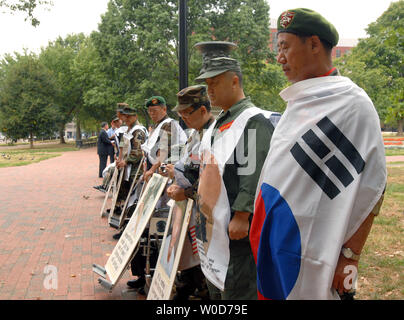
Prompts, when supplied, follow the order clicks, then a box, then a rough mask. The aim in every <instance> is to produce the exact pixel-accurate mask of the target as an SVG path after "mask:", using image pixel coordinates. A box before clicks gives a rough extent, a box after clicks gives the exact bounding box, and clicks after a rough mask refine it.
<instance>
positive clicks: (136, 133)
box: [116, 105, 148, 200]
mask: <svg viewBox="0 0 404 320" xmlns="http://www.w3.org/2000/svg"><path fill="white" fill-rule="evenodd" d="M119 112H120V113H121V114H122V115H124V117H125V122H126V124H127V126H128V129H127V131H126V132H125V133H124V134H123V136H122V138H121V140H120V144H119V147H120V149H121V156H120V157H119V158H118V159H117V160H116V166H117V168H118V169H124V171H123V174H124V178H123V180H122V185H121V187H120V189H119V194H118V200H125V199H126V197H127V196H128V192H129V189H130V185H131V183H132V181H133V179H134V178H135V175H136V171H137V168H138V166H139V165H141V163H140V162H141V160H142V158H143V151H142V144H144V143H145V142H146V140H147V135H148V133H147V129H146V128H145V127H144V126H142V125H140V123H139V121H138V117H137V113H136V109H135V108H134V107H131V106H129V105H126V106H124V107H123V108H122V109H120V110H119ZM141 174H142V171H140V174H139V176H140V175H141Z"/></svg>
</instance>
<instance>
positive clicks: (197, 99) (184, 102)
mask: <svg viewBox="0 0 404 320" xmlns="http://www.w3.org/2000/svg"><path fill="white" fill-rule="evenodd" d="M177 99H178V103H177V105H176V106H175V108H174V109H173V111H176V112H178V111H181V110H185V109H187V108H189V107H190V106H192V105H195V104H203V103H205V102H208V101H209V98H208V95H207V91H206V86H204V85H196V86H191V87H188V88H185V89H182V90H181V91H180V92H178V93H177Z"/></svg>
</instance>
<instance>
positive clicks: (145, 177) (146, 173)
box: [143, 170, 154, 182]
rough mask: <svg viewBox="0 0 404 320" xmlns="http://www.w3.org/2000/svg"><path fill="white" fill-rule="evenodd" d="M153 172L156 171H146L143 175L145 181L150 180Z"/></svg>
mask: <svg viewBox="0 0 404 320" xmlns="http://www.w3.org/2000/svg"><path fill="white" fill-rule="evenodd" d="M153 173H154V171H153V170H148V171H146V172H145V174H144V175H143V179H144V181H146V182H148V181H149V180H150V178H151V177H152V175H153Z"/></svg>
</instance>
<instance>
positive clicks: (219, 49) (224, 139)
mask: <svg viewBox="0 0 404 320" xmlns="http://www.w3.org/2000/svg"><path fill="white" fill-rule="evenodd" d="M196 47H197V48H198V49H199V50H200V51H201V53H202V56H203V66H202V69H201V72H200V75H199V77H198V78H196V81H198V82H205V83H206V84H207V86H208V96H209V99H210V101H211V104H212V105H213V106H216V107H220V108H221V109H222V110H223V111H222V112H221V114H220V115H219V116H218V118H217V121H216V123H215V124H214V125H213V126H212V127H211V128H210V130H208V131H207V132H206V133H205V134H204V136H203V139H202V142H201V149H200V152H201V157H202V158H203V162H202V163H203V164H202V166H203V170H202V172H201V175H200V181H199V188H198V207H199V211H200V214H201V218H202V219H201V221H204V224H203V225H201V226H200V228H199V230H200V231H203V232H199V233H198V235H197V238H198V250H199V253H200V257H201V266H202V270H203V271H204V274H205V276H206V278H207V279H208V286H209V290H210V294H211V298H212V299H226V300H227V299H230V300H233V299H256V298H257V287H256V271H255V262H254V258H253V255H252V251H251V247H250V244H249V241H248V234H249V229H250V221H251V219H252V213H253V211H254V195H255V191H256V186H257V181H258V178H259V174H260V172H261V167H262V165H263V162H264V159H265V157H266V154H267V152H268V149H269V143H268V142H269V141H270V140H271V136H272V132H273V130H274V126H273V124H272V123H271V121H270V120H269V117H270V116H271V114H270V113H268V114H264V112H263V110H261V109H259V108H256V107H255V106H254V104H253V103H252V101H251V100H250V98H248V97H246V96H245V94H244V90H243V76H242V72H241V67H240V63H239V62H238V61H237V60H235V59H232V58H231V57H230V56H229V54H230V51H231V50H232V49H234V48H235V47H236V45H235V44H233V43H228V42H219V41H217V42H216V41H215V42H205V43H199V44H197V45H196Z"/></svg>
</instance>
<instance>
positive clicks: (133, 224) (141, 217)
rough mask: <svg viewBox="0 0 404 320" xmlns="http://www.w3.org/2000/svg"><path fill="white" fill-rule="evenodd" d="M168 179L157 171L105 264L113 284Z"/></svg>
mask: <svg viewBox="0 0 404 320" xmlns="http://www.w3.org/2000/svg"><path fill="white" fill-rule="evenodd" d="M167 180H168V178H165V177H163V176H161V175H159V174H156V173H155V174H153V176H152V178H151V179H150V180H149V182H148V183H147V186H146V189H145V191H144V193H143V194H142V197H141V199H140V201H139V203H138V205H137V206H136V209H135V212H134V213H133V215H132V217H131V219H130V220H129V222H128V225H127V226H126V228H125V230H124V232H123V233H122V236H121V237H120V239H119V241H118V243H117V244H116V246H115V248H114V250H113V251H112V254H111V255H110V257H109V259H108V261H107V263H106V265H105V270H106V273H107V275H108V277H109V279H110V280H111V284H112V285H115V283H116V282H117V281H118V280H119V278H120V277H121V276H122V274H123V272H124V271H125V270H126V267H127V265H128V264H129V263H130V260H131V259H132V256H133V253H134V251H135V249H136V247H137V245H138V242H139V240H140V238H141V236H142V234H143V232H144V230H145V228H146V226H147V224H148V222H149V220H150V218H151V216H152V215H153V212H154V208H155V206H156V204H157V202H158V200H159V198H160V197H161V194H162V193H163V191H164V188H165V186H166V184H167Z"/></svg>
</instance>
